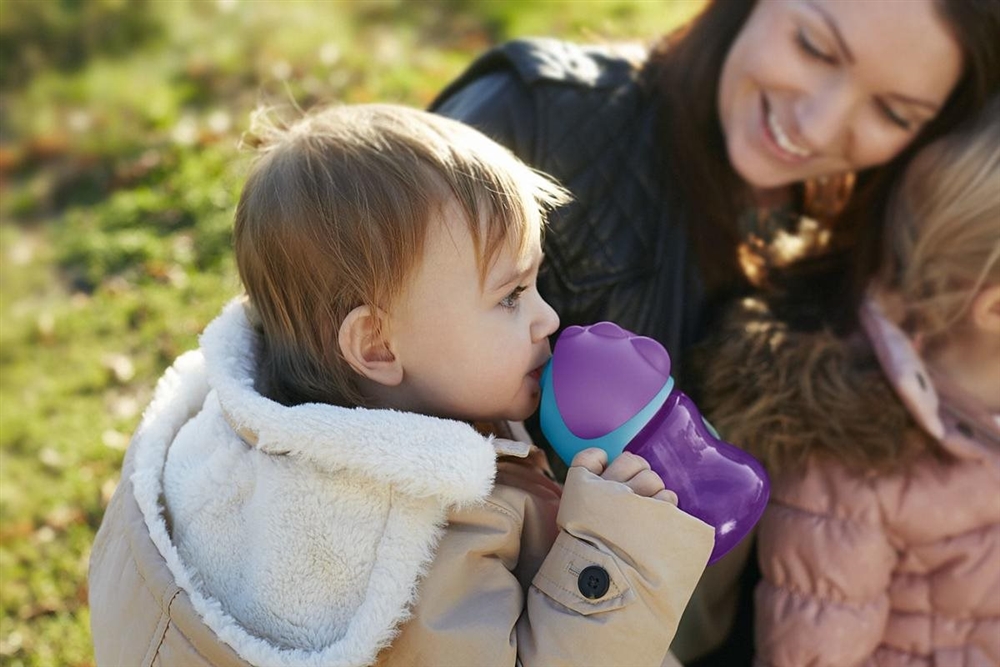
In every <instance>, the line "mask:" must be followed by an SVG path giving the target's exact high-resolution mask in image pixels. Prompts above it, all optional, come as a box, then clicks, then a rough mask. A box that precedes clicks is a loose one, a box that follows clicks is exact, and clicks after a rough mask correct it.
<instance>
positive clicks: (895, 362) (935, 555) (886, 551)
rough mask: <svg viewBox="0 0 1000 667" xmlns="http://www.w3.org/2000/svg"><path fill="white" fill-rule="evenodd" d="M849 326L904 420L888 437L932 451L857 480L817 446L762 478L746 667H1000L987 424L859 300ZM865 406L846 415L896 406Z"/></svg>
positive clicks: (998, 553) (997, 447)
mask: <svg viewBox="0 0 1000 667" xmlns="http://www.w3.org/2000/svg"><path fill="white" fill-rule="evenodd" d="M861 320H862V324H863V326H864V330H865V332H866V334H867V336H868V339H869V342H870V344H871V346H872V348H873V349H874V351H875V354H876V356H877V358H878V362H879V364H880V365H881V367H882V370H883V373H884V375H885V378H886V380H887V381H888V382H889V383H890V384H891V386H892V387H893V388H894V389H895V391H896V394H897V395H898V398H899V400H900V401H901V403H902V405H903V406H905V409H906V410H907V411H908V412H909V413H910V415H911V416H912V420H911V421H910V427H908V428H906V429H904V431H903V432H901V433H898V434H896V435H897V436H898V437H899V438H901V439H912V438H928V437H930V438H933V439H934V440H936V441H937V442H938V443H939V445H940V452H935V451H933V450H934V448H933V447H931V448H930V449H929V450H928V452H927V453H925V454H923V455H921V457H920V458H919V459H918V460H917V461H916V462H915V463H908V464H907V465H906V466H905V467H904V466H897V468H896V469H895V470H893V471H892V472H890V473H881V474H876V473H865V474H859V473H852V472H850V470H849V468H848V467H847V466H845V465H842V463H841V461H838V460H837V458H836V451H835V450H833V451H831V448H830V447H826V448H825V449H824V451H822V452H817V455H815V456H811V457H810V458H809V459H808V462H807V464H806V467H805V469H804V470H802V469H798V470H796V471H794V472H789V473H786V474H782V475H776V476H773V478H772V496H771V498H772V502H771V505H770V506H769V508H768V510H767V512H766V513H765V515H764V518H763V519H762V521H761V523H760V526H759V542H758V549H759V553H758V555H759V560H760V565H761V570H762V573H763V581H762V582H761V583H760V585H759V586H758V588H757V591H756V597H755V607H756V623H755V633H756V642H755V643H756V662H757V664H758V665H770V666H774V667H801V666H803V665H810V666H814V667H818V666H821V665H831V666H833V665H836V666H837V667H848V666H850V665H879V666H882V667H885V666H895V665H898V666H904V665H906V666H909V665H924V666H929V665H936V666H940V667H963V666H967V667H972V666H980V665H1000V428H998V425H997V422H996V419H995V416H993V415H989V414H987V413H985V412H983V411H981V410H979V409H977V408H976V407H975V403H974V402H972V401H969V400H967V399H964V398H962V397H961V396H960V395H959V393H958V392H957V391H956V390H955V389H954V388H951V387H947V386H945V385H944V384H943V383H942V381H941V379H940V378H935V377H933V376H932V374H931V373H929V372H928V370H927V368H926V367H925V366H924V364H923V363H922V362H921V360H920V358H919V356H918V354H917V353H916V351H915V350H914V349H913V347H912V346H911V345H910V342H909V341H908V340H907V338H906V337H905V336H904V335H903V333H902V332H901V331H900V330H899V329H898V328H896V327H895V326H894V325H893V324H891V323H890V322H889V321H888V320H887V319H885V318H884V317H883V316H882V314H881V313H880V311H879V310H878V308H877V307H876V306H875V305H874V304H873V303H871V302H869V303H867V304H865V306H864V308H863V310H862V314H861ZM997 372H998V373H1000V368H998V369H997ZM821 400H829V401H831V406H832V405H833V403H832V402H834V401H837V400H838V396H836V395H831V396H829V397H826V399H821ZM868 408H870V409H869V410H868V411H867V412H864V413H858V414H856V415H855V419H856V420H866V419H868V420H872V419H878V416H879V413H880V412H884V411H892V410H898V409H899V406H898V405H891V404H881V405H879V404H871V405H869V406H868ZM836 412H837V410H836V409H835V408H831V414H833V413H836ZM819 428H825V429H827V433H829V432H830V431H831V430H833V431H836V430H837V429H839V428H840V426H839V425H838V424H836V423H834V422H833V421H831V423H830V424H828V425H820V426H819ZM850 432H851V431H850V429H847V430H845V431H843V433H850ZM804 446H809V445H808V443H804ZM852 446H855V443H850V442H847V441H846V439H845V441H844V442H843V448H844V449H845V450H847V449H850V448H851V447H852Z"/></svg>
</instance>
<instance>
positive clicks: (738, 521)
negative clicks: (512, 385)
mask: <svg viewBox="0 0 1000 667" xmlns="http://www.w3.org/2000/svg"><path fill="white" fill-rule="evenodd" d="M541 385H542V399H541V408H540V413H539V417H540V420H541V426H542V432H543V433H544V434H545V437H546V438H548V440H549V443H551V445H552V447H553V449H555V451H556V453H557V454H559V456H560V457H561V458H562V459H563V461H565V462H566V463H567V464H569V462H570V461H571V460H572V459H573V456H574V455H576V453H577V452H579V451H580V450H582V449H586V448H588V447H600V448H601V449H603V450H604V451H606V452H607V453H608V461H609V462H610V461H611V460H613V459H614V458H615V457H616V456H618V454H620V453H621V452H622V451H628V452H632V453H634V454H638V455H639V456H641V457H643V458H644V459H646V460H647V461H648V462H649V465H650V467H651V468H652V469H653V470H654V471H655V472H656V473H658V474H659V475H660V477H661V478H663V482H664V484H666V487H667V488H668V489H670V490H671V491H674V492H675V493H676V494H677V505H678V507H679V508H680V509H682V510H684V511H685V512H687V513H688V514H691V515H692V516H695V517H698V518H699V519H701V520H702V521H704V522H705V523H707V524H709V525H711V526H713V527H714V528H715V547H714V549H713V550H712V555H711V557H710V558H709V560H708V562H709V563H713V562H715V561H716V560H718V559H719V558H721V557H722V556H723V555H724V554H726V553H727V552H728V551H729V550H730V549H732V548H733V547H734V546H736V544H737V543H738V542H739V541H740V540H742V539H743V538H744V537H745V536H746V535H747V533H749V532H750V530H751V529H752V528H753V527H754V525H755V524H756V523H757V521H758V520H759V519H760V516H761V514H762V513H763V512H764V507H765V506H766V505H767V500H768V497H769V495H770V482H769V481H768V477H767V473H766V472H765V471H764V467H763V466H762V465H761V464H760V462H759V461H757V459H755V458H754V457H752V456H750V455H749V454H747V453H746V452H744V451H743V450H741V449H739V448H738V447H735V446H733V445H731V444H729V443H728V442H724V441H723V440H721V439H719V436H718V434H717V433H716V432H715V430H714V429H713V428H712V427H711V426H710V425H709V424H708V422H707V421H705V419H704V418H703V417H702V416H701V413H700V412H699V411H698V408H697V406H695V404H694V402H693V401H692V400H691V399H690V398H688V397H687V396H686V395H685V394H684V393H682V392H681V391H679V390H677V389H675V388H674V380H673V378H672V377H671V376H670V355H668V354H667V351H666V350H665V349H664V348H663V346H662V345H660V344H659V343H658V342H656V341H655V340H653V339H652V338H646V337H644V336H636V335H635V334H633V333H631V332H629V331H626V330H624V329H622V328H621V327H619V326H618V325H617V324H613V323H611V322H599V323H597V324H593V325H591V326H588V327H577V326H571V327H568V328H567V329H566V330H565V331H563V333H562V334H561V335H560V337H559V340H558V341H556V346H555V350H554V351H553V354H552V359H551V361H549V363H548V364H547V365H546V366H545V370H544V371H543V373H542V380H541Z"/></svg>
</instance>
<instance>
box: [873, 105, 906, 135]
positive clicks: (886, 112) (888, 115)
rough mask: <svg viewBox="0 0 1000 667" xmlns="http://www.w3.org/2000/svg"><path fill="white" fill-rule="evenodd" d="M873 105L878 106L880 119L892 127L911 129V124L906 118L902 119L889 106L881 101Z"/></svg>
mask: <svg viewBox="0 0 1000 667" xmlns="http://www.w3.org/2000/svg"><path fill="white" fill-rule="evenodd" d="M875 103H876V104H877V105H878V108H879V112H881V114H882V117H883V118H885V119H886V120H888V121H889V122H890V123H892V124H893V125H898V126H899V127H901V128H903V129H904V130H910V129H913V123H912V122H910V121H909V120H907V119H906V118H903V117H902V116H900V115H899V114H898V113H896V112H895V111H893V109H892V107H891V106H889V105H888V104H886V103H885V102H883V101H882V100H876V102H875Z"/></svg>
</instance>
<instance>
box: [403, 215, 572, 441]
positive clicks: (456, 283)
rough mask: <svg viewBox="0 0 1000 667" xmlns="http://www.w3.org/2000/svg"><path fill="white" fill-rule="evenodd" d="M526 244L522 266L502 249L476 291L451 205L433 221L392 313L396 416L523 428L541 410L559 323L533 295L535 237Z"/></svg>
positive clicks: (474, 272)
mask: <svg viewBox="0 0 1000 667" xmlns="http://www.w3.org/2000/svg"><path fill="white" fill-rule="evenodd" d="M532 235H533V238H532V239H530V243H529V246H528V247H529V251H528V252H527V253H526V256H525V257H515V256H514V253H513V252H512V251H510V250H507V249H505V250H504V251H503V252H502V253H501V254H500V256H499V257H498V259H497V261H496V262H495V263H494V264H493V266H492V267H490V271H489V274H488V275H487V278H486V281H485V284H484V285H483V286H482V287H480V283H479V269H478V266H477V262H476V253H475V250H474V248H473V244H472V237H471V235H470V233H469V230H468V228H467V225H466V223H465V221H464V218H463V214H462V212H461V210H460V208H459V206H458V204H457V203H456V202H454V201H452V202H449V203H448V204H446V205H445V206H443V207H442V209H441V214H440V219H439V220H432V221H431V223H430V227H429V229H428V232H427V239H426V243H425V248H424V256H423V258H422V261H421V262H420V263H418V265H417V268H416V269H415V271H414V274H413V275H412V276H411V278H410V280H409V281H408V283H407V286H406V288H405V290H404V293H403V294H402V295H401V296H400V297H399V298H398V299H397V301H396V303H395V304H394V305H393V307H392V312H391V313H390V329H391V331H390V333H389V336H390V338H391V340H392V351H393V354H394V355H396V357H397V359H398V360H399V361H400V363H401V364H402V367H403V381H402V384H401V385H400V386H398V387H396V388H395V389H396V392H397V397H398V398H399V399H400V400H399V402H398V407H402V408H404V409H407V410H412V411H416V412H422V413H425V414H432V415H437V416H441V417H449V418H454V419H462V420H469V421H479V420H483V421H487V420H497V419H513V420H520V419H525V418H526V417H528V416H529V415H530V414H531V413H532V412H534V410H535V409H536V408H537V407H538V401H539V382H538V380H539V375H540V373H541V368H542V366H544V364H545V363H546V362H547V361H548V360H549V357H550V356H551V351H550V349H549V341H548V336H549V335H550V334H552V333H553V332H554V331H555V330H556V328H557V327H558V326H559V318H558V316H557V315H556V313H555V311H554V310H553V309H552V307H551V306H549V304H548V303H546V302H545V301H544V300H543V299H542V297H541V296H540V295H539V294H538V291H537V289H536V286H535V280H536V277H537V275H538V267H539V264H540V263H541V260H542V249H541V243H540V238H539V230H537V229H535V230H533V231H532ZM394 402H396V401H394Z"/></svg>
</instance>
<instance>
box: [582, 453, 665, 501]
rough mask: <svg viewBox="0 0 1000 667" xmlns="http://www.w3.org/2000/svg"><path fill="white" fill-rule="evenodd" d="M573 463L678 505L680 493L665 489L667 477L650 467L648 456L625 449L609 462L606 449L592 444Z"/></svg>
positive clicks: (650, 495)
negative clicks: (661, 475) (665, 478)
mask: <svg viewBox="0 0 1000 667" xmlns="http://www.w3.org/2000/svg"><path fill="white" fill-rule="evenodd" d="M569 465H570V467H574V466H581V467H583V468H586V469H587V470H589V471H590V472H592V473H594V474H595V475H600V476H601V478H602V479H606V480H610V481H612V482H621V483H622V484H624V485H625V486H627V487H628V488H629V489H631V490H632V493H634V494H636V495H637V496H644V497H646V498H654V499H656V500H663V501H666V502H668V503H671V504H673V505H676V504H677V494H676V493H674V492H673V491H670V490H669V489H666V488H664V486H663V480H662V479H661V478H660V476H659V475H657V474H656V473H655V472H653V471H652V470H650V468H649V463H647V462H646V459H644V458H642V457H641V456H637V455H635V454H632V453H631V452H622V453H621V454H619V455H618V458H616V459H615V460H614V461H612V462H611V465H608V455H607V453H606V452H605V451H604V450H603V449H598V448H597V447H590V448H589V449H584V450H581V451H580V452H577V454H576V456H574V457H573V461H572V462H570V464H569Z"/></svg>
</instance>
